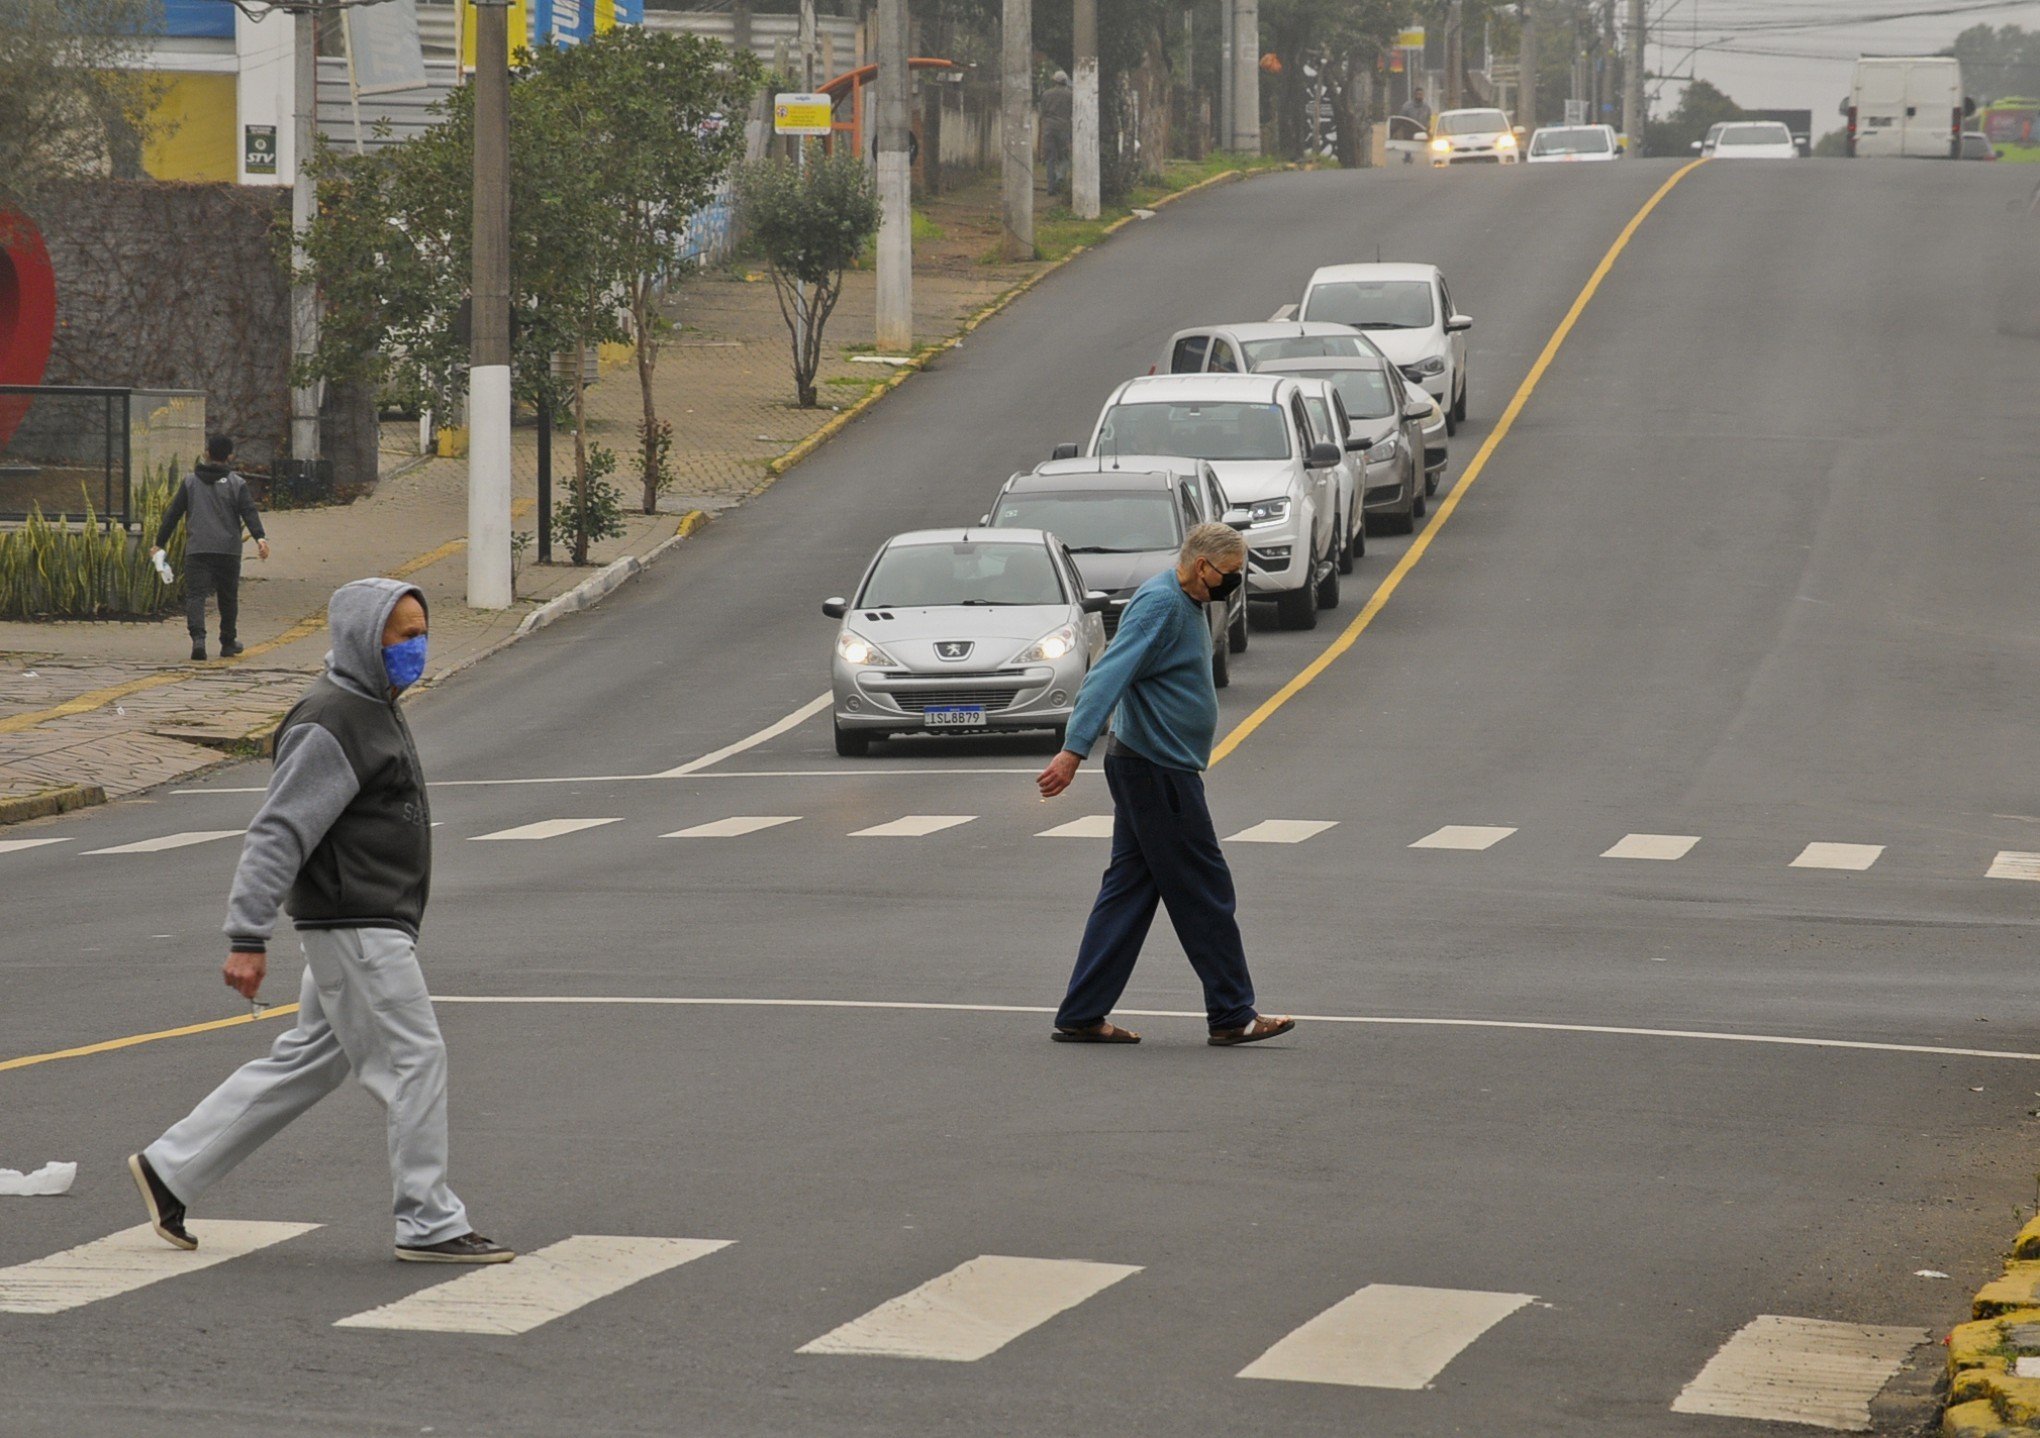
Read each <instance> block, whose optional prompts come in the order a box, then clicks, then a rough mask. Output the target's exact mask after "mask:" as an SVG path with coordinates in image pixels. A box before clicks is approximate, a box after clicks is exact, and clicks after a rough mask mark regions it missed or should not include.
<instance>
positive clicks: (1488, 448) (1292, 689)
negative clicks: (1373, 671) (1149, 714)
mask: <svg viewBox="0 0 2040 1438" xmlns="http://www.w3.org/2000/svg"><path fill="white" fill-rule="evenodd" d="M1705 163H1706V161H1704V160H1694V161H1693V162H1691V163H1690V164H1687V165H1685V166H1683V167H1681V168H1680V169H1679V170H1678V171H1677V172H1676V173H1674V174H1673V176H1672V177H1671V178H1670V179H1669V180H1666V181H1665V182H1664V184H1662V185H1660V186H1659V187H1658V191H1657V193H1656V194H1654V195H1652V196H1651V197H1650V199H1648V200H1647V201H1645V202H1644V206H1643V208H1642V209H1640V210H1638V211H1637V212H1636V213H1635V215H1633V216H1631V218H1630V221H1629V223H1628V224H1627V225H1624V226H1623V227H1622V233H1621V234H1619V235H1617V236H1616V237H1615V243H1614V244H1612V245H1610V246H1609V247H1608V253H1607V254H1605V255H1603V256H1601V263H1600V264H1598V265H1596V266H1595V267H1594V273H1593V274H1592V275H1591V276H1589V277H1588V279H1587V283H1586V287H1585V288H1584V289H1582V290H1581V291H1580V293H1579V298H1577V299H1575V300H1574V301H1573V302H1572V308H1571V309H1569V310H1567V311H1566V314H1565V318H1564V319H1563V320H1561V321H1560V322H1559V326H1558V328H1557V329H1555V330H1553V331H1552V333H1551V338H1550V339H1549V340H1547V341H1545V345H1544V350H1543V352H1542V353H1541V354H1539V355H1538V356H1537V362H1536V363H1535V364H1533V365H1531V366H1530V373H1529V374H1527V375H1525V376H1524V377H1523V383H1522V384H1520V385H1519V386H1517V388H1516V393H1515V396H1514V397H1513V398H1512V399H1510V401H1509V406H1508V408H1507V409H1505V410H1503V411H1502V417H1501V418H1500V419H1499V420H1497V421H1496V422H1495V427H1494V430H1493V431H1492V432H1491V433H1490V434H1489V435H1488V437H1487V442H1486V443H1484V444H1483V445H1481V447H1480V450H1479V452H1478V453H1476V454H1475V455H1474V457H1473V462H1472V463H1471V464H1469V465H1467V467H1466V472H1465V473H1464V474H1462V475H1461V476H1460V477H1459V482H1458V483H1457V484H1455V485H1453V486H1452V493H1451V494H1449V495H1447V496H1446V498H1445V502H1444V503H1442V504H1440V505H1439V506H1438V516H1437V518H1435V519H1433V520H1432V521H1431V522H1430V523H1429V524H1428V525H1426V526H1424V532H1423V533H1422V534H1419V535H1418V536H1417V538H1416V540H1415V542H1414V543H1412V544H1411V545H1410V547H1409V548H1408V549H1407V550H1405V551H1403V557H1402V558H1401V559H1400V560H1398V561H1396V566H1395V568H1393V569H1391V570H1389V572H1388V577H1387V578H1385V579H1383V580H1382V581H1381V583H1380V584H1379V585H1377V586H1376V587H1375V590H1374V593H1373V594H1372V595H1370V596H1369V597H1368V600H1367V603H1366V604H1365V605H1364V606H1362V608H1361V610H1360V612H1359V613H1358V614H1356V615H1354V616H1353V622H1352V623H1351V624H1348V625H1347V626H1346V628H1345V632H1344V633H1342V634H1340V635H1339V637H1338V638H1337V639H1334V640H1333V641H1332V642H1331V643H1330V644H1329V645H1327V646H1326V648H1325V650H1324V652H1323V653H1322V654H1320V655H1318V657H1317V658H1315V659H1313V660H1311V662H1310V663H1308V664H1306V665H1305V666H1304V667H1303V669H1302V670H1301V671H1300V672H1299V673H1298V674H1297V675H1296V677H1295V678H1293V679H1291V680H1290V681H1289V682H1288V683H1287V684H1285V685H1283V686H1282V687H1281V688H1280V689H1278V690H1276V691H1275V693H1274V694H1272V695H1271V696H1269V698H1268V699H1267V700H1266V701H1265V702H1264V703H1262V705H1261V707H1260V708H1258V709H1256V710H1255V711H1254V712H1253V713H1251V714H1249V715H1248V716H1247V717H1246V718H1244V719H1242V720H1241V721H1240V722H1239V724H1238V726H1237V727H1236V728H1234V730H1233V731H1232V732H1231V733H1230V734H1228V735H1226V736H1225V738H1224V739H1223V740H1221V741H1220V742H1219V745H1218V747H1217V748H1216V749H1214V750H1212V751H1211V762H1212V764H1213V765H1216V764H1217V763H1218V762H1219V761H1220V760H1222V759H1224V758H1225V757H1226V756H1227V755H1228V754H1230V753H1232V752H1233V750H1235V749H1237V748H1239V747H1240V745H1241V744H1243V743H1245V742H1246V741H1247V739H1248V738H1249V737H1251V736H1252V734H1253V732H1254V731H1255V730H1256V729H1259V728H1260V727H1261V726H1262V725H1263V724H1265V723H1267V722H1268V720H1269V719H1270V718H1272V717H1273V716H1274V714H1275V711H1276V710H1278V709H1280V708H1281V707H1282V706H1283V705H1285V704H1287V703H1288V702H1289V701H1290V700H1292V699H1294V698H1295V697H1296V696H1297V695H1299V694H1301V693H1302V692H1303V691H1304V690H1305V689H1307V688H1309V687H1310V684H1311V682H1312V681H1313V680H1315V679H1316V678H1317V677H1318V676H1319V675H1320V674H1322V673H1324V672H1325V671H1326V670H1327V669H1329V668H1331V667H1332V663H1333V661H1335V660H1336V659H1337V658H1338V657H1339V656H1340V655H1341V654H1344V653H1345V652H1346V651H1347V650H1348V649H1351V648H1352V647H1353V645H1354V642H1355V641H1356V640H1358V639H1359V638H1360V636H1361V635H1362V634H1363V633H1365V632H1366V629H1367V626H1368V625H1370V624H1372V623H1373V622H1374V617H1375V616H1376V615H1377V614H1379V613H1381V611H1382V609H1383V607H1384V606H1386V605H1387V603H1388V600H1389V596H1390V595H1392V594H1394V593H1395V591H1396V589H1397V587H1398V586H1400V585H1401V584H1402V582H1403V580H1404V578H1406V577H1407V576H1408V574H1409V572H1410V571H1411V570H1412V569H1415V568H1416V567H1417V561H1418V560H1420V559H1422V558H1423V557H1424V555H1425V554H1426V553H1427V552H1429V550H1430V548H1431V541H1432V540H1434V539H1436V538H1437V537H1438V531H1439V530H1441V529H1443V528H1444V527H1445V522H1446V521H1447V520H1448V519H1450V518H1452V515H1453V513H1454V511H1456V510H1457V509H1458V508H1459V502H1460V500H1462V499H1464V498H1465V497H1466V492H1467V491H1468V490H1469V489H1471V488H1473V484H1474V481H1475V480H1477V479H1479V478H1480V476H1481V471H1483V470H1485V469H1486V468H1487V464H1488V460H1489V459H1490V458H1492V457H1493V455H1494V452H1495V450H1496V449H1497V448H1498V447H1499V446H1500V445H1501V442H1502V441H1503V440H1504V439H1505V438H1507V437H1508V433H1509V431H1510V429H1511V428H1513V427H1514V426H1515V423H1516V416H1518V415H1520V414H1521V413H1522V412H1523V406H1524V405H1525V404H1527V403H1529V400H1530V395H1531V393H1532V391H1534V390H1535V389H1536V388H1537V382H1538V381H1539V380H1541V379H1543V378H1544V371H1545V370H1546V369H1548V368H1550V366H1551V362H1552V360H1553V359H1554V358H1556V357H1557V355H1558V350H1559V346H1560V345H1563V344H1564V343H1565V340H1566V336H1567V335H1570V334H1571V333H1572V330H1573V326H1574V325H1575V324H1577V323H1578V322H1579V318H1580V315H1581V314H1583V313H1584V312H1585V311H1586V308H1587V302H1588V301H1589V300H1591V299H1593V297H1594V294H1595V292H1596V291H1597V290H1599V289H1600V288H1601V281H1603V280H1605V279H1606V278H1608V272H1609V271H1610V270H1611V269H1613V268H1614V267H1615V261H1616V259H1617V257H1619V256H1620V255H1621V253H1622V252H1623V250H1625V249H1627V248H1628V247H1629V241H1630V238H1631V237H1632V236H1634V235H1635V234H1636V231H1637V229H1638V227H1639V226H1641V225H1642V224H1643V222H1644V221H1645V220H1646V219H1648V218H1649V217H1650V212H1651V211H1652V210H1655V209H1656V208H1657V207H1658V201H1660V200H1662V199H1664V197H1665V196H1666V195H1668V194H1670V193H1671V192H1672V187H1673V186H1674V185H1676V184H1678V183H1679V181H1681V180H1683V179H1685V178H1686V176H1688V175H1690V174H1692V173H1693V171H1695V170H1697V169H1698V168H1700V166H1701V165H1703V164H1705Z"/></svg>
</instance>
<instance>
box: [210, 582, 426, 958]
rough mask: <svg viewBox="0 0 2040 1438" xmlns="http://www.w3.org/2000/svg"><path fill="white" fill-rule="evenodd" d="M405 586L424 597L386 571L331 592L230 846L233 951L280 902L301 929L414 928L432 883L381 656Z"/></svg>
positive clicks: (421, 790)
mask: <svg viewBox="0 0 2040 1438" xmlns="http://www.w3.org/2000/svg"><path fill="white" fill-rule="evenodd" d="M407 594H409V595H414V596H416V598H417V600H418V602H419V603H420V604H423V603H424V602H425V596H424V595H423V594H421V593H419V591H418V590H417V589H415V588H413V587H412V586H411V585H408V584H405V583H403V582H401V581H399V580H395V579H357V580H355V581H354V582H353V583H352V584H344V585H342V586H341V587H340V588H339V589H337V590H335V591H334V592H333V599H332V602H331V603H330V604H329V605H327V607H326V625H327V628H328V629H329V630H330V631H331V633H332V636H333V648H332V651H331V652H330V653H328V654H327V655H326V672H325V673H324V674H322V675H320V676H319V678H317V679H315V680H313V681H312V687H311V688H310V689H309V690H308V691H307V692H306V694H305V697H304V698H302V699H300V700H299V701H298V702H297V706H296V707H295V708H293V709H292V710H291V711H290V713H288V714H286V715H285V716H284V718H283V723H282V725H280V726H279V727H278V729H277V731H276V748H275V756H276V767H275V772H274V773H273V774H272V775H271V777H270V780H269V792H268V794H267V796H266V797H265V798H264V799H263V801H262V807H261V809H259V810H258V811H257V812H256V815H255V819H254V822H253V823H251V824H250V825H249V826H248V836H247V838H246V839H245V840H244V841H243V843H242V845H241V862H240V866H239V867H238V868H237V869H236V870H235V871H234V888H233V893H232V896H231V897H230V898H229V899H228V901H227V922H226V931H227V937H228V939H229V940H230V941H231V942H232V946H233V947H234V948H235V949H236V950H241V951H261V950H263V949H265V948H266V947H267V944H268V939H269V935H270V933H271V932H272V931H273V930H274V929H275V927H276V914H277V910H278V908H279V907H283V908H287V909H288V911H289V913H290V916H291V918H292V920H293V921H294V922H295V923H296V924H297V927H298V928H300V929H400V930H402V931H403V932H404V933H406V934H409V935H410V936H411V937H412V938H414V939H415V938H417V936H418V926H419V924H420V922H422V920H423V919H424V917H425V898H426V894H427V892H428V891H429V890H430V888H431V884H432V813H431V810H430V808H429V807H428V806H427V804H426V799H425V774H424V770H423V768H422V767H421V766H420V765H419V763H418V748H417V745H416V744H415V743H413V742H412V739H411V729H410V726H409V725H407V724H406V723H405V722H404V716H403V713H402V711H401V710H399V709H398V707H397V701H396V699H395V698H394V697H393V696H392V695H391V694H390V680H389V673H388V671H387V669H385V667H384V665H383V654H382V637H383V629H384V626H386V625H387V624H388V623H389V618H390V611H391V610H393V609H395V608H396V607H397V601H398V600H400V599H402V598H403V597H404V596H405V595H407ZM286 896H288V897H287V902H286Z"/></svg>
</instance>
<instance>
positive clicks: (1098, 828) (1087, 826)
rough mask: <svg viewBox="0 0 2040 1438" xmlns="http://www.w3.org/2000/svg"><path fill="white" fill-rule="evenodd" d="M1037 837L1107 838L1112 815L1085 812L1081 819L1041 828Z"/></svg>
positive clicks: (1110, 829) (1110, 831) (1110, 827)
mask: <svg viewBox="0 0 2040 1438" xmlns="http://www.w3.org/2000/svg"><path fill="white" fill-rule="evenodd" d="M1034 837H1035V838H1037V839H1109V838H1111V837H1112V816H1111V815H1110V814H1086V815H1085V816H1084V817H1083V818H1081V819H1072V820H1070V821H1069V823H1067V824H1058V825H1056V826H1055V827H1054V828H1053V829H1043V830H1042V831H1041V832H1040V833H1039V834H1036V835H1035V836H1034Z"/></svg>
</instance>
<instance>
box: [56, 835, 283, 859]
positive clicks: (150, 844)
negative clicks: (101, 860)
mask: <svg viewBox="0 0 2040 1438" xmlns="http://www.w3.org/2000/svg"><path fill="white" fill-rule="evenodd" d="M246 832H247V831H246V830H245V829H189V830H186V831H184V832H182V833H177V834H163V835H159V836H158V837H156V838H154V839H138V840H136V841H135V842H134V843H132V844H115V845H114V846H113V847H111V848H108V849H87V850H86V851H85V853H86V854H87V855H88V856H90V855H93V854H160V853H163V852H165V851H166V850H169V849H189V848H190V847H191V846H192V845H194V844H210V843H212V842H213V841H214V840H216V839H238V838H240V837H241V835H242V834H244V833H246Z"/></svg>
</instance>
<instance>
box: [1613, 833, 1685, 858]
mask: <svg viewBox="0 0 2040 1438" xmlns="http://www.w3.org/2000/svg"><path fill="white" fill-rule="evenodd" d="M1699 842H1700V836H1699V835H1698V834H1625V835H1623V836H1622V838H1621V839H1619V840H1618V841H1616V844H1615V846H1614V847H1613V848H1611V849H1608V850H1605V851H1604V852H1603V853H1602V855H1601V857H1602V858H1604V859H1664V860H1671V859H1683V858H1685V857H1686V855H1688V854H1690V853H1692V852H1693V846H1694V845H1695V844H1697V843H1699Z"/></svg>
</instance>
